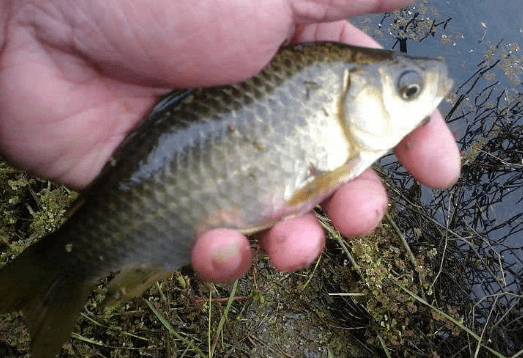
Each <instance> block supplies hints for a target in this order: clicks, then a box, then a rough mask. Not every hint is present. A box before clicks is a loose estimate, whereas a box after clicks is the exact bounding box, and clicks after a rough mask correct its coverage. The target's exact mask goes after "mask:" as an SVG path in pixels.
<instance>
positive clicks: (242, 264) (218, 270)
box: [191, 229, 252, 282]
mask: <svg viewBox="0 0 523 358" xmlns="http://www.w3.org/2000/svg"><path fill="white" fill-rule="evenodd" d="M251 262H252V253H251V247H250V244H249V241H248V240H247V238H246V237H245V236H244V235H243V234H241V233H239V232H238V231H236V230H232V229H216V230H211V231H208V232H206V233H204V234H202V235H201V236H199V237H198V239H197V240H196V242H195V244H194V245H193V248H192V252H191V263H192V266H193V268H194V270H195V271H196V273H197V274H198V276H200V277H201V278H202V279H203V280H205V281H214V282H228V281H232V280H234V279H236V278H239V277H241V276H243V275H244V274H245V273H246V272H247V271H248V270H249V267H250V266H251Z"/></svg>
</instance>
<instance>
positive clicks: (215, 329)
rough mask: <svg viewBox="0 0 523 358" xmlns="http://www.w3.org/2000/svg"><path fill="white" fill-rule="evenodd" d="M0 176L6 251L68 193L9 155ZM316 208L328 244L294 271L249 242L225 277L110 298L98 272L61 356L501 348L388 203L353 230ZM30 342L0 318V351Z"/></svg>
mask: <svg viewBox="0 0 523 358" xmlns="http://www.w3.org/2000/svg"><path fill="white" fill-rule="evenodd" d="M0 179H1V181H0V191H1V193H2V200H1V202H0V206H1V208H2V211H1V212H2V217H1V220H2V221H1V225H0V235H1V236H0V252H2V255H1V262H5V261H7V260H9V259H11V258H12V257H14V256H15V255H17V254H19V253H20V252H21V251H22V250H23V249H24V248H25V247H27V246H28V245H30V244H31V243H33V242H34V241H35V240H36V239H37V238H38V237H40V236H42V235H44V234H45V233H47V232H50V231H52V230H53V229H55V228H56V227H57V226H58V225H59V224H60V222H61V221H62V220H63V219H64V216H65V213H66V207H67V205H68V203H69V202H71V200H74V198H75V197H76V193H74V192H71V191H69V190H67V188H65V187H63V186H59V185H56V184H53V183H51V182H48V181H45V180H40V179H37V178H33V177H31V176H28V175H27V174H26V173H24V172H20V171H16V170H14V169H12V168H11V167H9V166H8V165H7V164H5V163H1V164H0ZM317 215H318V218H319V220H320V222H321V224H322V226H323V228H324V229H325V233H326V235H327V237H328V240H327V246H326V249H325V250H324V252H323V253H322V255H321V256H320V258H319V259H318V261H317V262H316V264H315V265H313V266H311V267H310V268H307V269H304V270H301V271H299V272H296V273H281V272H277V271H276V270H275V269H274V268H272V266H271V265H270V263H269V261H268V258H267V257H266V256H265V255H264V254H262V253H261V252H257V254H256V255H255V260H254V262H253V269H252V270H251V272H250V273H249V274H248V275H247V276H245V277H243V278H241V279H239V280H237V281H235V282H234V283H232V284H230V285H224V284H210V283H204V282H200V281H198V280H197V279H196V278H195V277H194V274H193V272H192V271H191V270H190V269H188V268H186V269H183V270H181V271H177V272H175V273H173V275H172V277H171V278H170V279H167V280H162V281H159V282H158V283H157V284H156V285H154V286H153V287H151V288H150V289H149V290H148V291H147V292H146V293H145V294H144V295H143V296H142V297H138V298H135V299H133V300H131V301H129V302H126V303H123V304H121V305H117V306H115V307H108V308H102V307H100V303H101V302H102V301H103V299H104V292H105V291H104V290H105V286H106V283H107V280H103V281H102V282H101V283H100V285H99V287H98V288H97V289H96V290H95V291H94V292H93V294H92V295H91V297H90V299H89V302H88V304H87V305H86V306H85V308H84V310H83V312H82V314H81V316H80V318H79V320H78V324H77V326H76V327H75V329H74V333H73V334H72V336H71V339H70V341H69V342H68V343H67V344H66V345H65V346H64V348H63V349H62V350H61V352H60V355H59V357H60V358H70V357H79V356H80V357H114V358H117V357H202V358H203V357H205V358H211V357H269V356H270V357H309V356H310V357H313V356H314V357H382V356H386V357H399V356H401V357H421V356H423V357H426V356H431V355H432V356H434V357H436V356H438V354H439V355H441V356H447V355H446V353H449V352H446V351H445V350H444V347H445V346H444V345H442V344H441V342H442V341H445V340H456V339H461V340H462V341H463V340H467V339H469V338H470V337H472V340H473V341H474V340H475V341H476V345H475V346H474V347H476V348H475V349H476V350H477V351H478V352H479V351H480V352H481V353H482V354H486V352H487V351H488V352H490V354H492V355H493V356H497V357H504V356H503V355H502V354H501V353H499V352H497V351H495V350H494V349H492V348H489V345H488V342H487V341H485V340H482V333H481V332H475V331H474V329H473V328H469V327H467V326H465V325H464V324H463V318H464V317H463V313H462V310H461V307H457V306H455V305H452V304H451V303H447V302H445V300H443V299H442V297H443V296H442V295H440V294H439V293H438V292H434V287H433V285H432V284H431V282H434V279H440V280H441V279H442V277H445V276H446V275H449V274H451V273H449V272H448V268H447V267H444V266H443V265H441V266H438V265H435V264H434V262H436V261H437V260H436V259H435V258H436V257H441V253H438V252H437V250H436V249H435V248H434V247H428V246H427V247H426V248H425V249H421V250H420V249H419V248H418V249H417V250H412V248H411V247H410V246H409V244H408V243H407V241H406V240H405V238H404V237H403V234H402V232H401V230H400V229H399V228H398V225H397V224H396V222H395V210H394V207H393V206H391V210H390V214H387V217H386V219H385V220H384V221H383V223H382V224H381V225H380V226H379V227H378V228H377V229H376V231H375V232H374V233H372V234H370V235H367V236H365V237H356V238H350V239H346V238H343V237H342V236H341V235H340V234H339V232H338V231H336V230H335V228H334V227H333V226H332V225H331V223H330V221H329V219H328V218H327V217H326V216H325V215H324V214H323V213H321V212H318V213H317ZM254 242H255V240H253V249H255V246H254ZM0 265H1V263H0ZM442 271H443V272H442ZM29 343H30V340H29V335H28V333H27V331H26V330H25V328H24V325H23V319H22V317H21V315H20V314H18V313H10V314H7V315H3V316H2V317H0V355H1V354H3V356H5V357H28V349H29ZM465 353H467V352H465ZM476 354H477V353H476ZM484 356H486V355H484ZM516 356H517V355H516Z"/></svg>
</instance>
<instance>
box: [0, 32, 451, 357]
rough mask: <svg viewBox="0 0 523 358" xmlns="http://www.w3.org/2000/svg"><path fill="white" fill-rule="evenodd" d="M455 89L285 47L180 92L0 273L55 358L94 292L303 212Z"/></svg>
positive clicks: (156, 274)
mask: <svg viewBox="0 0 523 358" xmlns="http://www.w3.org/2000/svg"><path fill="white" fill-rule="evenodd" d="M452 86H453V81H452V79H450V78H449V76H448V71H447V66H446V65H445V63H444V61H442V60H438V59H430V58H423V57H412V56H407V55H404V54H400V53H396V52H393V51H389V50H383V49H374V48H363V47H355V46H351V45H347V44H342V43H336V42H312V43H305V44H298V45H291V46H285V47H282V48H281V49H280V50H279V51H278V52H277V54H276V55H275V56H274V57H273V59H272V60H271V61H270V63H269V64H267V66H266V67H264V68H263V69H262V70H261V72H259V73H258V74H256V75H255V76H253V77H252V78H249V79H247V80H245V81H243V82H240V83H236V84H232V85H223V86H216V87H208V88H187V89H176V90H174V91H172V92H171V93H170V94H169V95H168V96H166V97H164V98H162V99H161V100H160V101H159V102H158V103H157V105H156V106H155V107H154V108H153V109H152V110H151V112H150V113H149V114H148V115H146V116H145V117H144V118H143V119H142V120H141V121H140V123H139V124H138V125H137V126H136V128H135V129H134V130H132V131H131V132H130V134H129V135H128V136H127V137H126V139H125V140H124V141H123V143H122V144H121V145H120V146H119V147H118V148H117V149H116V150H115V152H114V153H113V155H112V156H111V158H110V159H109V160H108V162H107V164H106V165H105V167H104V169H103V170H102V171H101V173H100V174H99V176H98V177H97V178H96V179H95V180H94V182H93V183H92V184H91V185H90V186H89V187H88V188H87V189H86V190H85V191H84V192H83V193H82V194H81V195H80V197H79V199H78V200H77V201H76V202H75V203H74V204H73V205H72V207H71V209H70V212H69V213H68V216H67V220H66V221H65V223H64V224H63V225H62V226H61V227H60V228H59V229H57V230H56V231H55V232H53V233H51V234H49V235H47V236H45V237H43V238H42V239H40V240H39V241H38V242H37V243H35V244H33V245H32V246H30V247H28V248H27V249H25V250H24V251H23V252H22V253H21V254H20V255H18V256H17V257H15V258H14V259H12V260H10V261H9V262H8V263H7V264H6V265H5V266H4V267H3V268H2V269H1V270H0V313H7V312H12V311H19V310H21V311H22V312H23V315H24V317H25V320H26V322H27V326H28V329H29V332H30V335H31V351H32V353H33V354H34V355H35V356H36V357H37V358H49V357H53V356H55V355H56V354H57V353H58V352H59V350H60V348H61V346H62V345H63V344H64V343H65V342H66V341H67V339H68V338H69V337H70V334H71V331H72V329H73V328H74V324H75V322H76V319H77V317H78V315H79V312H80V310H81V309H82V307H83V306H84V305H85V303H86V301H87V299H88V296H89V295H90V293H91V292H92V291H93V289H94V288H95V287H96V286H97V284H99V282H100V279H102V278H105V277H107V276H108V275H110V274H111V273H114V272H120V273H119V274H118V275H117V276H116V277H115V278H114V279H113V280H112V281H111V282H110V284H109V286H108V289H107V295H106V302H105V303H106V304H115V303H117V302H122V301H125V300H128V299H130V298H132V297H134V296H137V295H140V294H141V293H142V292H143V291H144V290H145V289H146V288H147V287H148V285H150V284H151V283H152V282H154V281H155V280H157V279H158V278H161V277H165V275H168V274H169V273H170V272H172V271H174V270H176V269H178V268H180V267H182V266H184V265H188V264H190V256H191V255H190V252H191V248H192V245H193V243H194V241H195V238H196V237H198V235H199V234H201V233H203V232H205V231H207V230H211V229H214V228H223V227H226V228H233V229H237V230H239V231H241V232H244V233H246V234H250V233H254V232H256V231H259V230H262V229H266V228H269V227H271V226H273V225H275V224H276V223H277V222H279V221H281V220H285V219H287V218H291V217H297V216H300V215H303V214H304V213H306V212H308V211H310V210H311V209H312V208H313V207H314V206H316V205H317V204H318V203H320V202H321V201H322V200H324V199H326V198H327V197H328V196H329V195H331V194H332V193H333V191H335V190H336V189H337V188H338V187H339V186H341V185H343V184H344V183H346V182H348V181H350V180H352V179H354V178H355V177H357V176H358V175H359V174H361V173H362V172H363V171H364V170H365V169H366V168H368V167H369V166H371V165H372V164H373V163H374V162H375V161H376V160H377V159H378V158H380V157H381V156H383V155H384V154H385V153H387V152H388V151H389V150H390V149H392V148H393V147H394V146H396V145H397V144H398V143H399V142H400V141H401V139H402V138H403V137H405V136H406V135H407V134H408V133H410V132H411V131H413V130H414V129H415V128H416V127H418V126H419V125H422V124H423V123H424V120H426V119H427V118H428V117H429V116H430V115H431V113H432V112H433V111H434V110H435V109H436V108H437V106H438V105H439V103H440V102H441V100H442V99H443V98H444V97H445V96H446V95H447V94H448V93H449V91H450V90H451V88H452Z"/></svg>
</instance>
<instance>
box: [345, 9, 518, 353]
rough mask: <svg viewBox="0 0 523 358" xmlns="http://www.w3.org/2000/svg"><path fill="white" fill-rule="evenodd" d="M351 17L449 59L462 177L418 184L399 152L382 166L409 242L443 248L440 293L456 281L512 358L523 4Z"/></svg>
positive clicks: (472, 322) (445, 107) (472, 320)
mask: <svg viewBox="0 0 523 358" xmlns="http://www.w3.org/2000/svg"><path fill="white" fill-rule="evenodd" d="M352 22H353V23H354V24H355V25H356V26H358V27H359V28H362V29H364V30H365V31H366V32H367V33H368V34H369V35H371V36H373V37H374V38H375V39H376V40H377V41H378V42H380V43H381V44H382V45H383V46H384V47H385V48H393V49H395V50H398V51H400V50H401V51H406V52H407V53H409V54H412V55H419V56H429V57H438V56H441V57H444V58H445V60H446V61H447V63H448V65H449V68H450V73H451V76H452V77H453V78H454V79H455V83H456V87H455V88H454V93H453V95H452V96H451V100H449V101H447V102H445V103H443V104H442V105H441V106H440V110H441V112H442V114H443V115H444V116H445V115H447V122H448V123H449V126H450V127H451V129H452V130H453V131H454V132H455V133H456V138H457V142H458V145H459V146H460V148H461V150H462V153H463V167H462V175H461V178H460V181H459V182H458V183H457V184H456V185H455V186H453V187H452V188H450V189H448V190H444V191H433V190H429V189H427V188H423V189H418V186H417V184H416V182H415V181H414V180H413V179H412V178H411V177H410V176H408V175H405V173H404V170H403V169H402V168H401V166H400V165H399V164H398V163H396V162H394V161H393V160H391V158H388V159H386V160H385V161H383V162H382V165H383V169H384V171H385V172H386V173H388V174H389V175H390V176H391V179H390V183H391V188H390V191H391V192H392V198H393V201H394V204H395V208H396V210H397V211H398V213H400V214H401V215H400V219H399V220H400V225H401V227H402V229H403V230H404V231H405V233H406V236H407V237H408V239H409V243H411V244H412V245H413V246H414V247H418V248H421V247H430V246H432V247H436V248H437V249H438V253H439V254H438V258H437V260H439V261H436V262H435V263H434V267H436V268H438V267H439V268H441V271H442V272H445V270H448V271H449V272H450V273H449V275H448V276H449V277H447V278H445V277H444V275H440V276H438V278H437V279H435V280H434V282H432V284H433V286H434V289H435V290H436V289H438V288H440V289H442V290H444V289H445V287H444V286H445V285H451V286H453V287H454V288H455V290H454V292H453V294H452V295H453V296H452V297H447V298H448V299H449V300H453V301H454V302H456V304H457V305H459V306H460V307H461V312H460V313H461V314H462V315H463V316H464V317H465V323H466V324H467V325H468V326H474V327H476V328H477V329H476V331H478V330H479V331H480V332H481V330H482V329H483V328H484V326H485V323H488V325H487V326H488V329H487V330H485V332H484V333H485V337H491V338H493V339H496V340H497V341H499V342H501V341H502V342H503V344H502V345H501V347H502V348H503V349H500V350H502V351H504V352H505V353H509V354H513V353H514V349H515V347H516V346H517V342H518V339H517V338H514V332H517V331H518V330H519V332H520V333H519V334H521V330H522V328H521V327H522V326H523V325H522V323H521V320H520V316H521V314H520V313H519V314H518V313H517V312H520V311H521V306H522V304H523V301H521V298H522V296H521V293H522V291H521V284H522V278H523V199H522V198H523V102H522V95H523V86H522V84H521V83H522V82H523V74H522V72H523V67H522V63H523V52H522V49H521V47H520V46H521V45H523V5H522V3H521V1H520V0H508V1H503V2H502V3H501V2H498V1H494V0H479V1H478V0H466V1H465V0H462V1H453V2H451V1H446V2H443V1H429V2H421V1H418V2H414V3H413V4H412V5H411V7H410V9H409V10H406V11H402V12H400V13H399V14H396V15H395V16H393V15H383V14H381V15H372V16H364V17H360V18H355V19H353V20H352ZM416 191H418V192H419V194H418V195H417V196H415V197H412V196H411V195H408V193H411V192H416ZM406 193H407V194H406ZM452 271H454V272H452ZM438 281H440V282H438ZM518 310H520V311H518ZM518 322H519V323H518ZM499 332H502V333H503V334H500V333H499ZM485 337H484V338H485ZM500 337H501V338H500Z"/></svg>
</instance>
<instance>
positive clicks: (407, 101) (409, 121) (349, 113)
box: [344, 54, 453, 159]
mask: <svg viewBox="0 0 523 358" xmlns="http://www.w3.org/2000/svg"><path fill="white" fill-rule="evenodd" d="M452 86H453V81H452V79H450V78H449V77H448V74H447V67H446V65H445V63H444V62H443V61H440V60H436V59H427V58H418V57H410V56H404V55H400V54H394V55H392V57H391V59H389V60H386V61H378V62H375V63H373V64H369V65H366V66H361V67H359V68H356V69H353V70H351V71H348V80H347V90H346V97H345V106H344V117H345V118H344V120H345V121H346V125H347V126H348V128H349V133H350V137H351V141H352V142H353V144H354V145H355V146H356V148H358V150H359V151H373V152H376V153H378V152H379V153H380V155H381V154H383V152H384V151H388V150H389V149H391V148H393V147H394V146H396V145H397V144H398V143H399V142H400V141H401V139H402V138H403V137H405V136H406V135H407V134H409V133H410V132H411V131H413V130H414V129H415V128H416V127H417V126H418V125H420V124H421V123H423V122H424V120H425V119H427V118H429V117H430V115H431V114H432V113H433V112H434V110H435V109H436V108H437V106H438V105H439V103H440V102H441V100H442V99H443V98H444V97H445V96H446V95H447V94H448V93H449V91H450V90H451V88H452ZM376 159H377V158H376Z"/></svg>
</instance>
